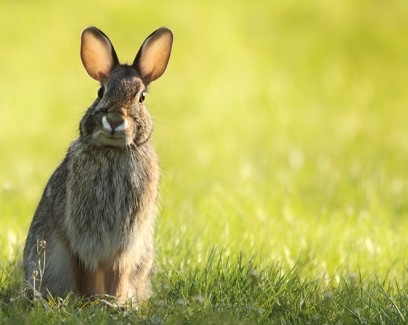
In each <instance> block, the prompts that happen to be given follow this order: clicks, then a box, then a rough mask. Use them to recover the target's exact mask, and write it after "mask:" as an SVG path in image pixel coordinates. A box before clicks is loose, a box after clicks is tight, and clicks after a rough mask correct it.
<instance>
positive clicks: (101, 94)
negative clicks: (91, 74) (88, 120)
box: [98, 86, 105, 99]
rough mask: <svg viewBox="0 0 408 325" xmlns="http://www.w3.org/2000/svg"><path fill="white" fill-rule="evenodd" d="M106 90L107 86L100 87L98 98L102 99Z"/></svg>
mask: <svg viewBox="0 0 408 325" xmlns="http://www.w3.org/2000/svg"><path fill="white" fill-rule="evenodd" d="M104 92H105V87H104V86H102V87H101V88H99V89H98V98H99V99H101V98H102V96H103V93H104Z"/></svg>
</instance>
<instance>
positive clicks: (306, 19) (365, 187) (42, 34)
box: [0, 0, 408, 275]
mask: <svg viewBox="0 0 408 325" xmlns="http://www.w3.org/2000/svg"><path fill="white" fill-rule="evenodd" d="M407 17H408V2H406V1H397V0H391V1H380V0H378V1H368V0H366V1H352V0H345V1H329V2H328V1H322V0H317V1H308V2H304V1H259V0H254V1H250V2H248V1H229V0H227V1H203V2H193V1H185V0H176V1H130V0H129V1H98V2H97V3H96V2H91V1H76V0H74V1H69V2H62V1H11V0H2V1H1V3H0V44H1V50H0V125H1V126H0V244H1V249H0V257H1V260H3V261H4V260H6V259H14V258H21V249H22V246H23V244H24V240H25V236H26V233H27V230H28V226H29V223H30V220H31V217H32V215H33V212H34V209H35V207H36V205H37V203H38V200H39V198H40V195H41V193H42V190H43V188H44V186H45V183H46V181H47V180H48V178H49V177H50V175H51V173H52V172H53V170H54V169H55V168H56V167H57V165H58V164H59V162H60V161H61V160H62V158H63V157H64V155H65V152H66V149H67V147H68V146H69V143H70V141H72V140H73V139H74V138H75V137H76V136H77V134H78V131H77V129H78V123H79V120H80V118H81V117H82V115H83V114H84V112H85V110H86V109H87V107H89V106H90V104H91V103H92V102H93V100H94V98H95V96H96V91H97V89H98V85H97V83H96V82H95V81H94V80H92V79H91V78H90V77H89V76H88V75H87V74H86V72H85V70H84V69H83V67H82V64H81V61H80V58H79V35H80V32H81V30H82V29H83V28H84V27H86V26H89V25H94V26H97V27H98V28H100V29H101V30H103V31H104V32H105V33H106V34H107V35H108V36H109V37H110V39H111V41H112V42H113V44H114V46H115V48H116V50H117V53H118V55H119V58H120V59H121V61H122V62H132V61H133V58H134V56H135V54H136V52H137V50H138V49H139V47H140V45H141V43H142V41H143V40H144V39H145V37H146V36H148V35H149V34H150V33H151V32H152V31H153V30H155V29H156V28H158V27H160V26H162V25H166V26H169V27H171V28H172V29H173V31H174V34H175V41H174V48H173V52H172V57H171V59H170V64H169V67H168V69H167V71H166V73H165V74H164V75H163V77H162V78H161V79H160V80H158V81H156V82H155V83H153V85H152V86H151V88H150V92H149V94H148V97H147V100H146V105H147V106H148V108H149V110H150V112H151V115H152V117H153V119H154V123H155V132H154V136H153V142H154V144H155V146H156V148H157V151H158V154H159V156H160V160H161V167H162V185H161V212H160V215H159V218H158V223H157V247H158V251H159V255H158V256H159V257H158V263H159V265H160V264H162V265H165V264H166V263H169V261H172V262H174V263H176V264H177V263H179V262H183V263H185V265H196V264H199V263H202V261H203V259H205V256H206V252H208V250H209V249H211V247H217V248H218V249H220V250H222V251H223V252H224V253H225V254H226V255H228V254H232V255H233V254H237V253H238V252H240V251H247V252H249V251H255V252H257V253H258V254H259V255H260V256H262V260H263V262H264V263H273V262H275V261H279V262H282V263H283V264H284V265H288V266H290V265H293V263H295V262H296V261H297V260H298V259H299V258H300V257H301V256H303V255H305V256H308V258H309V259H310V260H311V261H312V263H311V265H313V267H314V268H316V270H317V272H318V273H319V272H322V273H323V274H328V275H335V274H337V273H338V272H341V271H344V270H346V271H347V270H351V271H356V270H357V268H358V269H359V270H361V271H362V272H364V271H365V270H367V271H369V272H372V273H375V272H380V273H381V272H382V273H386V272H387V271H389V270H391V272H395V273H396V274H399V275H401V274H404V272H406V269H405V268H404V263H406V261H407V245H408V237H407V236H406V234H407V232H408V195H407V194H408V187H407V185H408V183H407V180H408V168H407V162H408V140H407V139H408V128H407V121H408V107H407V103H408V92H407V86H408V37H407V35H408V19H407Z"/></svg>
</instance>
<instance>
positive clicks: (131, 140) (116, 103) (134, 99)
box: [80, 27, 173, 148]
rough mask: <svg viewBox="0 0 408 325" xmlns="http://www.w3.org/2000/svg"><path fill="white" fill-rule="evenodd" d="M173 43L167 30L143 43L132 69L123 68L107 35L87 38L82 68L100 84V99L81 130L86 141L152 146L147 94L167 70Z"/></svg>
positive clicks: (88, 33) (89, 32)
mask: <svg viewBox="0 0 408 325" xmlns="http://www.w3.org/2000/svg"><path fill="white" fill-rule="evenodd" d="M172 43H173V33H172V32H171V30H170V29H168V28H165V27H162V28H160V29H158V30H156V31H155V32H153V33H152V34H151V35H150V36H149V37H148V38H147V39H146V40H145V41H144V42H143V44H142V46H141V47H140V49H139V52H138V53H137V55H136V58H135V60H134V62H133V64H132V65H123V64H120V63H119V60H118V57H117V55H116V52H115V49H114V48H113V45H112V43H111V42H110V40H109V38H108V37H107V36H106V35H105V34H104V33H102V32H101V31H100V30H99V29H97V28H95V27H88V28H86V29H85V30H84V31H83V32H82V35H81V59H82V62H83V64H84V67H85V69H86V71H87V72H88V74H89V75H90V76H91V77H92V78H94V79H96V80H98V81H99V82H100V88H99V90H98V98H97V99H96V100H95V102H94V103H93V104H92V106H91V107H90V108H89V109H88V111H87V112H86V114H85V116H84V117H83V119H82V121H81V124H80V135H81V137H82V138H83V140H84V141H86V142H88V143H91V144H93V145H96V146H110V147H117V148H126V147H129V146H133V145H136V146H139V145H141V144H143V143H145V142H146V141H148V140H149V138H150V135H151V133H152V130H153V126H152V122H151V119H150V116H149V113H148V112H147V110H146V108H145V105H144V103H143V102H144V99H145V92H146V90H147V87H148V85H149V84H150V83H151V82H152V81H154V80H156V79H157V78H159V77H160V76H161V75H162V74H163V73H164V71H165V70H166V67H167V63H168V61H169V58H170V53H171V47H172Z"/></svg>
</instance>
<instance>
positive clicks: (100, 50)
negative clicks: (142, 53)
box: [81, 27, 119, 82]
mask: <svg viewBox="0 0 408 325" xmlns="http://www.w3.org/2000/svg"><path fill="white" fill-rule="evenodd" d="M81 60H82V63H83V64H84V67H85V69H86V71H87V72H88V74H89V75H90V76H91V77H92V78H94V79H96V80H98V81H101V82H102V81H103V80H105V79H106V78H108V76H109V73H110V71H111V70H112V68H113V67H114V66H115V65H117V64H119V60H118V56H117V55H116V52H115V49H114V48H113V45H112V43H111V41H110V40H109V38H108V37H107V36H106V35H105V34H104V33H103V32H102V31H100V30H99V29H98V28H96V27H88V28H85V29H84V30H83V31H82V34H81Z"/></svg>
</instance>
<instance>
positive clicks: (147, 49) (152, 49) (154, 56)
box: [134, 28, 173, 83]
mask: <svg viewBox="0 0 408 325" xmlns="http://www.w3.org/2000/svg"><path fill="white" fill-rule="evenodd" d="M172 42H173V34H172V33H171V31H170V30H168V29H164V28H163V29H159V30H157V31H156V32H155V33H153V34H152V35H151V36H150V37H149V38H147V39H146V41H145V42H144V43H143V45H142V47H141V49H140V50H139V53H138V55H137V56H136V59H135V62H134V65H135V66H136V67H137V69H138V70H139V73H140V76H141V78H142V79H143V81H144V82H145V83H150V82H151V81H154V80H156V79H158V78H159V77H160V76H161V75H162V74H163V73H164V71H165V70H166V67H167V64H168V62H169V58H170V53H171V46H172Z"/></svg>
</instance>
